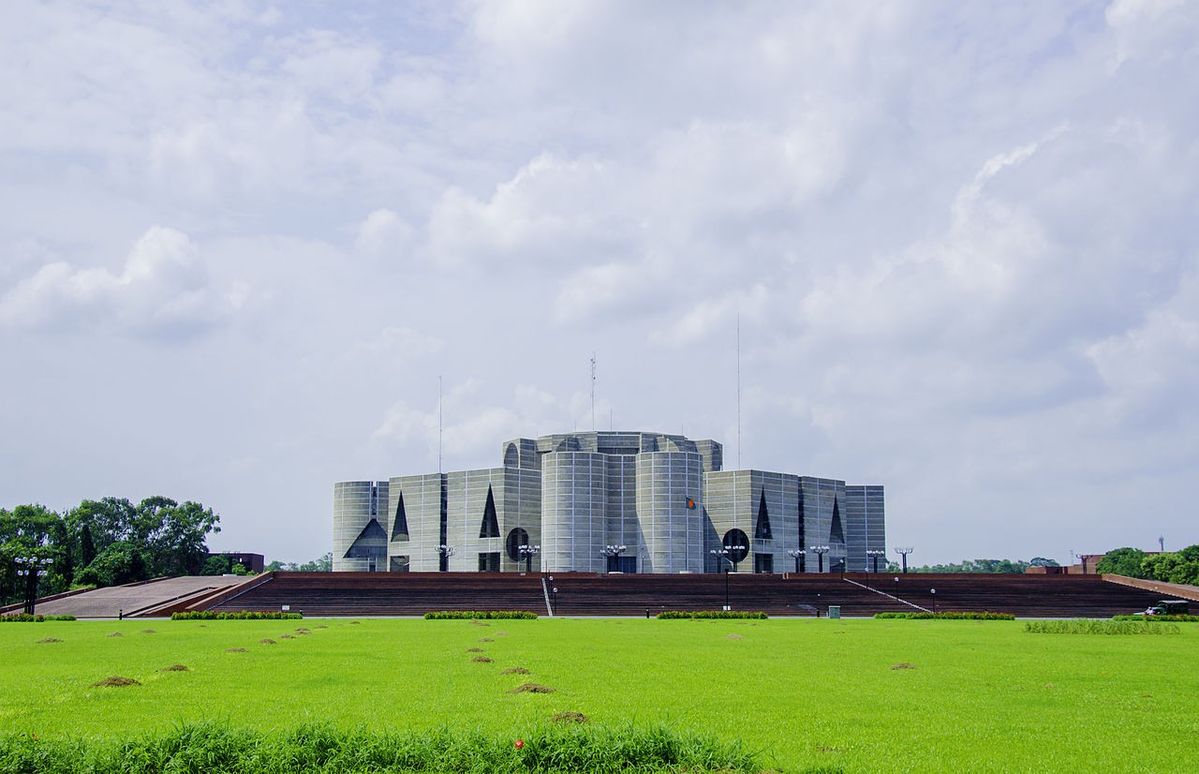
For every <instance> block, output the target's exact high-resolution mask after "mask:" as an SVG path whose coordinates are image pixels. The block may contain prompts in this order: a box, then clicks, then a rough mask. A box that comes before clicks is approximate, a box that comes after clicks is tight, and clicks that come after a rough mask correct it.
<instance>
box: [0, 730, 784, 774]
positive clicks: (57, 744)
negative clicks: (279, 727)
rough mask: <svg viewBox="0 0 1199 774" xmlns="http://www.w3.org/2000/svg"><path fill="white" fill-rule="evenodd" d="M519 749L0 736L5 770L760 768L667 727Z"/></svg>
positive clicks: (270, 739)
mask: <svg viewBox="0 0 1199 774" xmlns="http://www.w3.org/2000/svg"><path fill="white" fill-rule="evenodd" d="M522 741H523V743H524V744H523V745H522V746H521V747H520V748H519V749H514V747H513V743H512V738H511V737H510V736H508V735H503V736H486V735H484V734H482V733H480V732H467V733H461V732H452V731H450V730H448V729H441V730H435V731H431V732H430V731H424V730H421V731H403V732H391V731H367V730H365V729H357V730H341V729H335V728H333V727H332V726H328V725H308V726H300V727H299V728H295V729H292V730H291V731H283V732H278V731H257V730H246V729H231V728H227V727H225V726H222V725H219V724H217V723H203V724H198V725H183V726H179V727H177V728H175V729H173V730H166V731H158V732H151V733H147V734H145V735H142V736H138V737H131V738H125V739H116V740H108V739H96V738H84V737H78V738H68V739H38V738H36V737H34V736H31V735H28V734H12V733H0V761H3V768H4V770H5V771H54V772H64V773H69V772H95V773H96V774H107V773H108V772H114V773H115V772H128V771H203V772H206V773H207V774H233V773H234V772H237V773H240V772H259V771H328V772H351V771H488V772H498V773H499V774H509V773H512V772H529V771H581V772H599V771H604V772H609V771H679V770H683V771H689V772H715V771H721V772H751V771H758V770H760V769H761V768H762V767H761V764H759V762H758V761H757V760H756V754H755V753H752V752H749V751H748V750H746V749H745V748H744V747H743V746H742V745H741V744H740V743H739V742H732V743H728V742H721V741H719V740H717V739H716V738H715V737H713V736H710V735H707V734H695V733H689V732H679V731H674V730H672V729H669V728H665V727H648V728H645V727H641V728H639V727H635V726H631V725H629V726H622V727H614V728H605V727H602V726H601V727H593V726H591V725H590V724H580V723H559V724H555V725H552V726H548V727H546V728H540V729H534V730H531V731H530V732H529V733H528V734H527V735H525V736H524V737H523V739H522Z"/></svg>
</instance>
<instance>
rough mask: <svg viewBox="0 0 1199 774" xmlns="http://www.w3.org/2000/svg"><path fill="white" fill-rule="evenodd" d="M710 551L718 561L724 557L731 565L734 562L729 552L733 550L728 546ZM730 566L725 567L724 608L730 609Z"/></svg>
mask: <svg viewBox="0 0 1199 774" xmlns="http://www.w3.org/2000/svg"><path fill="white" fill-rule="evenodd" d="M708 553H709V554H711V555H712V556H715V557H716V561H717V562H719V561H720V560H721V559H723V560H724V561H726V562H728V563H729V567H731V566H732V564H733V560H732V559H730V558H729V554H730V553H732V551H731V550H730V549H729V547H728V546H721V547H720V548H713V549H712V550H710V551H708ZM722 566H723V565H722ZM729 567H725V568H724V609H725V610H728V609H729Z"/></svg>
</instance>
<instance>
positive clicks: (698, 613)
mask: <svg viewBox="0 0 1199 774" xmlns="http://www.w3.org/2000/svg"><path fill="white" fill-rule="evenodd" d="M768 617H769V616H767V615H766V614H765V613H762V612H756V611H750V610H663V611H662V612H661V613H658V618H660V619H662V620H664V621H666V620H672V619H680V618H691V619H707V618H755V619H758V620H761V619H763V618H768Z"/></svg>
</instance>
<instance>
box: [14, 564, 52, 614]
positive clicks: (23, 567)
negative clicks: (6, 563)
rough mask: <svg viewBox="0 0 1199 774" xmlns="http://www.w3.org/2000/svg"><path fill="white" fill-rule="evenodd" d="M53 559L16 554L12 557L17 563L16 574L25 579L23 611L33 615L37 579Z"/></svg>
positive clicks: (35, 602)
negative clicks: (16, 555)
mask: <svg viewBox="0 0 1199 774" xmlns="http://www.w3.org/2000/svg"><path fill="white" fill-rule="evenodd" d="M53 561H54V560H53V559H49V558H47V557H44V556H43V557H37V556H18V557H16V558H15V559H13V563H14V564H16V565H17V575H18V576H19V577H22V578H24V579H25V612H26V613H28V614H29V615H33V610H34V606H35V605H36V604H37V580H38V576H39V575H41V573H43V572H45V571H46V569H47V568H48V567H49V566H50V564H51V563H52V562H53Z"/></svg>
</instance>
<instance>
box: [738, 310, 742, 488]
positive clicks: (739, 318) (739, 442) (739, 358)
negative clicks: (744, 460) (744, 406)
mask: <svg viewBox="0 0 1199 774" xmlns="http://www.w3.org/2000/svg"><path fill="white" fill-rule="evenodd" d="M737 470H741V314H740V313H739V312H738V313H737Z"/></svg>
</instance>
